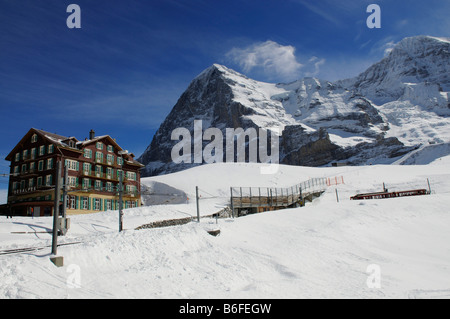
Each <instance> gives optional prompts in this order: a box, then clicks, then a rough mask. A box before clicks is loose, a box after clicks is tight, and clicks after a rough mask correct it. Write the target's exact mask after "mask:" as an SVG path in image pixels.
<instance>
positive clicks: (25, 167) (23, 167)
mask: <svg viewBox="0 0 450 319" xmlns="http://www.w3.org/2000/svg"><path fill="white" fill-rule="evenodd" d="M26 171H27V164H23V165H22V173H26Z"/></svg>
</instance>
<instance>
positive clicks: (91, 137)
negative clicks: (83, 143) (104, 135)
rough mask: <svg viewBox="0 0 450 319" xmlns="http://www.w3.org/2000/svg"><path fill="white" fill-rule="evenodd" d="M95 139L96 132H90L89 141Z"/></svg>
mask: <svg viewBox="0 0 450 319" xmlns="http://www.w3.org/2000/svg"><path fill="white" fill-rule="evenodd" d="M94 138H95V131H94V130H91V131H90V132H89V139H90V140H93V139H94Z"/></svg>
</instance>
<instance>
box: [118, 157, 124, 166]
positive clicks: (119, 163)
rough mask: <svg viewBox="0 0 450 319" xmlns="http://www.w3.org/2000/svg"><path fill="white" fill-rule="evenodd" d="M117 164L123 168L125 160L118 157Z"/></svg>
mask: <svg viewBox="0 0 450 319" xmlns="http://www.w3.org/2000/svg"><path fill="white" fill-rule="evenodd" d="M117 164H118V165H120V166H122V165H123V158H122V157H118V158H117Z"/></svg>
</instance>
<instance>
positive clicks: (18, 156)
mask: <svg viewBox="0 0 450 319" xmlns="http://www.w3.org/2000/svg"><path fill="white" fill-rule="evenodd" d="M18 161H20V153H16V162H18Z"/></svg>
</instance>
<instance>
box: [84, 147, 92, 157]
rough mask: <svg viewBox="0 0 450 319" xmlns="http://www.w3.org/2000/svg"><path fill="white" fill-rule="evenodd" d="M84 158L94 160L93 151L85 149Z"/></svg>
mask: <svg viewBox="0 0 450 319" xmlns="http://www.w3.org/2000/svg"><path fill="white" fill-rule="evenodd" d="M84 157H85V158H92V150H89V149H84Z"/></svg>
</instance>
